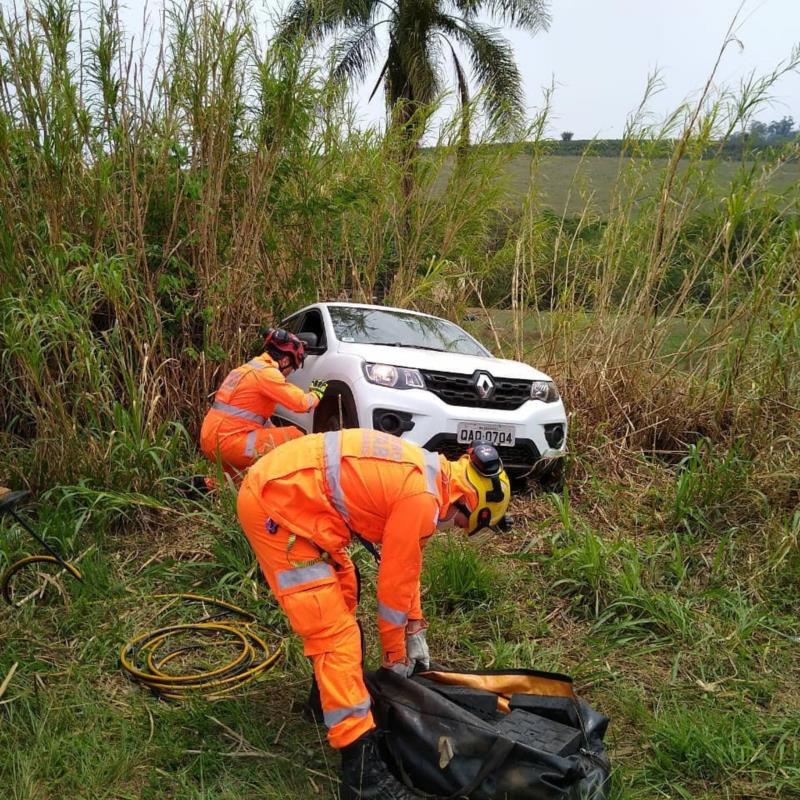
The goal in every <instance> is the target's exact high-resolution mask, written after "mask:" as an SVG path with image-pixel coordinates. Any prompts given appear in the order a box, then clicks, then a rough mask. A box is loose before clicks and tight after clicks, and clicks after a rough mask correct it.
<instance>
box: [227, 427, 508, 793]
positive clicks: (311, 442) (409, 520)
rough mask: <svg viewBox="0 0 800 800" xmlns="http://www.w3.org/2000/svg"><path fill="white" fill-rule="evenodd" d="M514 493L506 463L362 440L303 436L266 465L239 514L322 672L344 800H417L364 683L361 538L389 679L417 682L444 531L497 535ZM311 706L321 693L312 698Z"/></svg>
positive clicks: (255, 470) (356, 433)
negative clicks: (388, 760)
mask: <svg viewBox="0 0 800 800" xmlns="http://www.w3.org/2000/svg"><path fill="white" fill-rule="evenodd" d="M509 496H510V486H509V481H508V477H507V476H506V473H505V471H504V470H503V466H502V463H501V461H500V458H499V456H498V455H497V451H496V450H495V449H494V448H493V447H491V446H490V445H483V444H482V445H477V446H476V447H475V448H474V449H473V450H471V451H470V453H469V454H467V455H464V456H462V457H461V458H460V459H459V460H458V461H452V462H451V461H448V460H447V459H445V458H444V457H443V456H440V455H438V454H437V453H431V452H428V451H427V450H423V449H422V448H420V447H418V446H417V445H415V444H412V443H410V442H407V441H404V440H403V439H400V438H398V437H395V436H391V435H389V434H386V433H379V432H377V431H372V430H361V429H358V428H354V429H349V430H342V431H333V432H330V433H325V434H314V435H311V436H305V437H303V438H302V439H299V440H297V441H293V442H289V443H288V444H285V445H283V446H282V447H281V448H280V449H279V450H276V451H274V452H272V453H268V454H267V455H266V456H264V457H263V458H261V459H259V460H258V461H257V462H256V463H255V464H254V465H253V466H252V467H251V468H250V470H249V471H248V473H247V475H246V477H245V479H244V481H243V483H242V486H241V488H240V490H239V496H238V505H237V513H238V516H239V521H240V523H241V525H242V528H243V529H244V532H245V535H246V536H247V539H248V541H249V542H250V545H251V547H252V548H253V550H254V551H255V555H256V557H257V559H258V562H259V565H260V567H261V570H262V572H263V573H264V576H265V577H266V579H267V582H268V583H269V586H270V588H271V589H272V592H273V593H274V595H275V597H276V598H277V600H278V602H279V604H280V606H281V608H282V609H283V611H284V612H285V614H286V616H287V617H288V619H289V622H290V624H291V626H292V628H293V630H294V631H295V633H297V634H298V635H299V636H300V637H302V639H303V643H304V653H305V655H307V656H309V657H310V658H311V660H312V662H313V666H314V676H315V682H316V684H317V686H318V687H319V699H320V700H321V708H322V715H323V718H324V721H325V724H326V725H327V728H328V741H329V742H330V744H331V745H332V746H333V747H334V748H337V749H339V750H341V753H342V784H343V794H342V797H344V798H351V799H353V800H356V799H357V800H367V798H381V799H382V800H407V799H408V798H412V797H414V795H413V794H411V793H410V791H409V790H408V789H406V788H405V786H403V785H402V784H401V783H399V782H398V781H397V780H396V779H395V778H394V777H393V776H392V774H391V773H390V772H389V770H388V769H387V767H386V765H385V764H384V762H383V761H382V759H381V757H380V754H379V751H378V748H377V734H376V732H375V723H374V721H373V717H372V713H371V711H370V698H369V695H368V693H367V689H366V686H365V684H364V681H363V676H362V645H361V636H360V631H359V627H358V623H357V622H356V618H355V610H356V606H357V604H358V595H359V587H358V579H357V573H356V569H355V566H354V565H353V563H352V561H351V560H350V558H349V556H348V554H347V547H348V545H349V544H350V543H351V541H352V538H353V536H358V537H359V538H360V539H362V540H366V541H367V542H370V543H373V544H376V545H380V546H381V553H380V567H379V570H378V581H377V595H378V598H377V599H378V629H379V632H380V639H381V647H382V652H383V661H382V667H383V668H385V669H390V670H392V671H394V672H397V673H400V674H401V675H404V676H410V675H411V674H412V672H413V671H414V669H415V668H416V667H422V668H428V666H429V664H430V657H429V653H428V645H427V642H426V636H425V629H426V628H427V623H426V622H425V620H424V618H423V615H422V609H421V607H420V569H421V564H422V549H423V547H424V545H425V543H426V541H427V540H428V539H429V538H430V536H431V535H432V534H433V533H434V532H435V531H436V529H437V527H449V526H450V525H451V524H455V525H457V526H459V527H461V528H463V529H465V530H466V531H468V532H469V533H474V532H476V531H477V530H480V529H483V528H485V527H489V526H493V525H497V524H498V523H499V522H500V521H501V520H502V519H503V517H504V515H505V512H506V509H507V507H508V500H509ZM312 694H313V687H312Z"/></svg>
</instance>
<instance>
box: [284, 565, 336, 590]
mask: <svg viewBox="0 0 800 800" xmlns="http://www.w3.org/2000/svg"><path fill="white" fill-rule="evenodd" d="M330 575H333V568H332V567H331V565H330V564H326V563H324V562H323V561H320V562H318V563H317V564H311V565H310V566H308V567H296V568H295V569H284V570H281V571H280V572H278V573H277V578H278V588H279V589H294V587H295V586H302V585H303V584H304V583H311V582H312V581H318V580H320V579H321V578H327V577H328V576H330Z"/></svg>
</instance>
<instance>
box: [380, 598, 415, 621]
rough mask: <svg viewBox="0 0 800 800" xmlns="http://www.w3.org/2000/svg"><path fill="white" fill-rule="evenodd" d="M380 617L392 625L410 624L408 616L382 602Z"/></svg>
mask: <svg viewBox="0 0 800 800" xmlns="http://www.w3.org/2000/svg"><path fill="white" fill-rule="evenodd" d="M378 617H379V618H380V619H382V620H384V622H389V623H390V624H392V625H405V624H406V623H407V622H408V614H406V613H405V612H403V611H398V610H397V609H396V608H392V607H391V606H387V605H386V604H385V603H381V602H378Z"/></svg>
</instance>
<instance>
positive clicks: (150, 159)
mask: <svg viewBox="0 0 800 800" xmlns="http://www.w3.org/2000/svg"><path fill="white" fill-rule="evenodd" d="M129 36H130V35H129V32H127V31H125V30H123V29H122V27H121V25H120V22H119V14H118V8H117V6H116V4H115V3H113V2H111V3H101V4H100V5H99V6H98V7H97V8H95V9H93V10H92V11H91V12H88V11H86V10H85V9H83V10H82V11H81V12H80V13H79V11H78V7H77V5H73V4H72V3H71V2H69V0H36V2H27V3H25V4H24V5H23V6H22V7H19V8H11V9H4V10H3V11H2V14H0V64H2V72H0V163H2V167H3V168H2V169H0V269H2V274H3V282H2V289H0V342H2V354H1V356H0V375H1V376H2V380H3V385H4V387H5V389H6V391H5V392H4V393H3V395H2V396H1V397H0V419H2V422H3V429H4V431H5V432H4V434H3V444H4V446H5V448H6V451H7V452H9V453H10V454H12V457H11V458H9V462H10V463H11V464H13V467H11V468H10V469H13V470H14V471H15V472H17V473H21V474H24V478H25V480H26V481H27V482H29V483H31V484H33V485H42V484H45V483H47V482H50V481H53V480H57V481H61V482H64V481H67V482H74V481H75V479H76V478H78V477H86V476H93V477H94V478H96V479H97V482H98V483H102V484H103V485H115V486H119V487H125V488H133V489H134V490H137V491H138V490H149V489H150V488H151V487H152V486H153V485H154V484H155V483H156V482H157V481H158V479H159V477H160V476H163V474H164V472H165V471H167V470H172V469H173V468H174V467H175V464H176V463H177V462H178V461H179V460H181V459H184V458H185V457H186V456H187V454H188V453H189V451H190V445H191V439H192V438H193V435H194V434H195V433H196V429H197V425H198V421H199V419H200V417H201V415H202V413H203V410H204V408H205V405H206V399H207V396H208V394H209V392H211V391H213V389H214V388H215V385H216V384H217V382H218V381H219V378H220V375H221V373H223V372H224V371H225V370H226V369H227V368H228V367H229V365H230V364H231V363H232V362H234V361H236V360H237V359H239V358H242V357H243V356H244V355H245V353H246V351H247V350H248V348H249V347H250V346H251V344H252V342H253V340H254V338H255V334H256V331H257V329H258V327H259V326H260V325H262V324H263V323H264V322H266V321H269V320H272V319H275V318H278V317H280V315H281V314H282V313H283V312H285V311H288V310H290V309H292V308H295V307H296V306H297V305H298V304H300V303H303V302H306V301H310V300H314V299H317V298H335V297H348V298H352V299H356V300H365V299H371V298H373V297H374V296H375V294H376V291H377V290H378V289H379V288H380V287H381V286H383V285H384V284H385V283H386V280H385V277H386V276H387V275H390V274H391V275H394V276H396V277H395V279H394V281H393V282H392V284H391V288H390V292H389V295H388V297H387V298H386V299H388V300H390V301H392V302H397V303H404V304H412V305H417V306H419V307H422V308H427V309H430V310H438V311H440V312H442V313H445V314H449V315H450V316H456V315H457V314H458V311H459V309H463V308H464V307H465V306H467V305H481V306H484V307H486V306H489V305H494V306H500V307H501V308H504V309H508V310H509V312H510V319H509V325H508V326H507V328H506V329H502V326H501V329H499V330H498V325H496V324H495V323H496V320H497V319H498V316H497V315H496V314H495V316H494V317H492V316H491V315H489V314H488V311H487V316H488V317H489V323H490V325H491V334H492V338H493V339H494V340H495V342H496V345H497V346H498V349H499V350H500V351H502V352H504V353H505V354H507V355H513V356H516V357H524V358H528V359H530V360H533V361H534V362H535V363H537V364H538V365H541V366H543V367H544V368H545V369H547V370H549V371H550V372H551V373H552V374H553V375H554V376H555V377H556V378H557V380H558V381H559V384H560V386H561V387H562V389H563V391H564V394H565V396H566V399H567V404H568V406H569V408H571V409H575V410H577V411H578V412H579V415H578V416H577V417H576V419H575V420H574V424H573V427H572V430H573V441H574V442H577V443H579V444H580V447H579V449H580V450H581V451H582V452H583V453H587V452H588V453H592V452H597V453H598V455H600V456H601V457H602V458H604V459H606V460H608V459H609V458H610V456H611V455H615V454H616V455H618V454H620V453H624V452H629V451H631V449H632V450H636V451H639V452H644V453H647V454H652V455H658V456H660V457H665V458H667V459H668V460H671V461H673V462H674V463H677V462H678V461H680V459H681V458H682V457H683V455H684V453H685V452H686V448H687V447H688V446H689V445H691V444H692V443H695V442H698V441H700V440H701V439H703V438H708V439H710V440H712V441H725V440H731V441H732V440H733V439H735V438H736V437H745V438H747V439H748V440H749V446H750V448H751V455H752V454H754V453H756V452H760V451H761V450H763V448H768V449H769V450H770V453H771V455H770V459H769V463H770V464H774V465H775V472H776V473H778V472H781V473H782V474H785V473H786V472H787V471H790V470H791V469H793V464H794V463H795V462H794V461H793V460H792V459H794V456H792V455H788V456H787V455H786V454H785V453H784V454H781V453H780V452H779V448H776V447H775V442H776V440H777V438H778V436H784V437H787V436H788V437H789V438H791V437H794V436H795V435H796V433H797V430H796V419H797V409H798V402H797V397H799V396H800V384H799V383H798V381H800V378H798V376H799V375H800V369H798V366H799V365H800V352H799V350H800V344H798V343H799V342H800V336H799V335H798V334H800V302H799V301H798V288H799V287H798V271H799V270H798V264H799V263H800V238H799V237H798V220H799V219H800V193H798V192H797V190H796V187H791V188H790V189H789V190H786V191H785V192H783V193H781V192H779V191H777V190H775V189H774V188H773V183H772V182H771V177H772V176H773V174H774V173H775V172H776V171H779V170H781V169H782V167H783V166H784V165H785V164H786V163H787V162H788V161H790V160H796V159H797V158H798V156H800V144H798V143H797V142H795V143H789V144H787V145H785V146H784V147H782V148H778V149H775V150H771V151H764V150H760V151H758V152H753V153H752V154H747V153H745V154H744V156H743V160H742V162H741V165H740V169H739V170H738V172H737V173H736V176H735V178H734V180H733V181H729V182H727V183H723V182H722V181H721V180H720V177H719V175H718V172H719V171H720V165H721V163H722V162H721V155H718V156H714V153H715V152H717V153H721V150H722V148H723V146H724V144H725V142H726V141H727V140H728V139H729V138H730V136H731V135H732V134H733V133H735V132H736V131H739V130H742V129H743V128H744V127H745V126H746V125H747V124H748V121H749V120H750V119H751V118H752V116H753V115H754V114H755V113H756V112H757V111H758V110H759V108H760V107H761V106H762V105H763V104H764V103H765V102H766V101H767V100H768V98H769V95H770V92H771V89H772V87H773V86H774V85H775V84H776V82H777V81H778V80H779V79H780V77H781V76H782V75H784V74H785V73H786V72H789V71H792V70H796V69H797V68H798V65H800V52H795V53H793V54H791V56H790V57H789V59H788V60H787V61H786V62H784V63H783V64H781V65H779V66H778V67H777V68H776V69H775V71H774V72H772V73H770V74H768V75H766V76H764V77H761V78H753V79H751V80H749V81H748V82H746V83H745V84H744V85H743V86H741V87H740V89H739V90H738V91H737V92H735V93H732V92H726V91H723V92H721V93H717V94H714V90H713V89H712V87H713V86H714V85H715V79H716V71H715V72H714V73H712V74H711V75H710V76H709V79H708V81H707V83H706V86H705V88H704V89H703V91H702V92H701V94H700V96H699V97H698V99H697V100H696V101H695V102H693V103H692V104H687V105H685V106H683V107H681V108H679V109H677V110H676V111H675V112H674V113H673V114H672V115H670V116H669V118H668V119H667V120H666V121H664V122H660V123H655V122H653V121H652V117H651V116H650V115H649V114H648V111H647V109H648V104H649V102H650V99H651V96H652V94H653V93H654V92H655V90H656V89H657V88H658V79H657V77H654V78H652V79H651V80H650V81H649V83H648V85H647V89H646V92H645V96H644V99H643V101H642V104H641V107H640V108H639V109H638V110H637V112H636V113H634V114H633V115H632V116H631V118H630V119H629V121H628V124H627V127H626V131H625V137H624V151H623V155H622V156H621V157H620V158H619V162H618V171H617V177H616V180H615V181H614V185H613V187H612V189H611V198H612V200H611V204H610V209H609V211H608V213H606V214H602V215H601V214H600V213H599V212H598V211H597V210H596V207H595V206H594V204H593V202H592V197H591V187H590V186H589V185H588V183H587V182H586V180H585V175H584V174H583V171H582V170H583V168H584V166H585V164H586V163H587V159H588V158H590V156H586V157H585V158H584V159H583V161H582V162H581V166H579V167H578V171H577V173H576V174H575V175H574V177H573V179H572V182H571V186H570V189H569V195H570V198H571V199H570V207H573V206H574V203H573V202H572V201H573V200H574V197H575V196H579V197H581V198H582V202H583V208H582V211H581V212H580V213H579V214H577V215H574V214H573V215H568V214H567V212H566V208H565V209H564V210H562V211H559V210H558V209H555V210H553V209H549V208H547V207H546V206H545V205H544V201H543V199H542V194H541V184H542V170H543V169H544V166H543V163H544V161H543V156H544V155H545V154H546V152H547V143H546V141H545V140H544V131H545V130H546V126H547V120H548V118H549V113H550V105H549V104H550V100H551V97H552V95H551V93H548V94H547V95H546V97H545V103H544V106H543V108H542V110H541V112H540V113H539V114H538V115H537V117H536V118H535V119H534V120H533V121H532V123H531V126H530V130H529V132H528V139H529V141H528V143H527V145H526V150H527V151H528V152H530V153H532V158H531V168H530V169H531V173H530V191H529V193H528V195H527V197H526V198H525V201H524V203H523V206H522V208H521V210H519V209H514V208H509V207H507V205H506V204H507V200H506V199H505V198H506V195H505V194H504V185H503V174H504V169H503V166H504V163H505V162H507V161H508V160H509V159H511V158H512V157H513V156H514V154H515V152H516V148H515V146H514V145H513V144H510V143H509V144H505V145H504V146H502V147H484V146H482V145H481V144H480V143H479V144H478V145H477V146H475V147H473V148H471V149H470V150H469V151H468V152H467V153H462V158H461V160H460V161H458V163H456V160H455V158H454V155H455V150H456V148H457V145H458V130H459V125H458V120H457V119H456V120H453V121H452V122H451V124H450V125H449V126H448V125H446V126H444V128H443V130H442V132H441V135H440V139H439V141H438V142H437V144H436V146H434V147H432V148H429V149H426V151H425V152H424V153H423V154H421V156H420V158H419V159H418V160H417V166H416V172H417V174H416V176H415V181H414V191H413V193H412V195H411V196H406V195H404V193H403V191H402V183H403V180H402V175H401V174H400V172H401V170H400V168H399V166H398V163H399V162H398V160H397V159H396V158H395V157H394V156H395V154H396V150H397V146H398V142H397V141H396V140H395V139H396V135H395V133H394V132H393V131H392V130H391V129H389V130H387V131H378V130H374V129H370V130H367V131H361V130H359V129H357V128H356V127H355V126H354V124H353V115H352V112H351V109H350V108H349V107H348V105H347V103H346V99H345V97H344V95H343V93H342V90H341V87H339V86H337V85H336V84H335V83H333V82H332V81H331V80H329V78H328V70H327V65H326V64H325V63H324V62H320V61H319V60H315V59H313V58H310V57H307V56H305V55H304V54H303V53H302V51H286V50H280V51H279V50H278V49H277V48H276V46H275V45H274V44H273V43H272V42H270V41H264V40H263V37H262V36H261V33H260V29H259V27H258V25H257V24H256V22H255V19H254V16H253V13H252V11H251V8H250V5H249V4H248V3H247V2H246V1H245V0H229V2H228V3H226V4H223V5H219V4H215V3H211V2H204V1H203V0H186V2H184V3H175V4H171V5H168V6H167V8H166V10H165V12H164V13H163V16H162V17H161V18H160V19H158V20H156V22H155V23H154V25H153V27H152V29H151V30H149V31H145V35H144V37H143V41H145V42H151V44H150V47H149V51H147V49H146V48H142V49H141V50H140V49H136V48H135V47H134V46H133V43H132V41H131V40H130V38H129ZM733 42H734V34H733V32H731V34H730V35H729V37H728V38H727V39H726V41H725V42H724V44H723V47H722V50H721V53H720V55H721V56H722V55H723V54H724V51H725V50H726V49H727V48H728V47H729V46H730V45H731V44H732V43H733ZM145 51H146V52H145ZM715 70H716V67H715ZM429 111H430V110H428V109H426V110H425V111H424V112H422V113H424V114H428V113H429ZM491 135H492V134H491V131H490V130H489V131H487V133H486V136H487V140H488V139H490V138H491ZM669 147H671V148H672V149H671V151H670V150H669ZM665 152H666V153H667V155H668V157H667V158H665V157H664V156H665ZM508 331H510V334H509V333H508ZM598 434H601V435H600V436H599V437H598ZM726 446H727V445H726ZM592 448H600V450H597V451H593V450H592ZM168 454H171V455H168ZM623 457H624V456H623ZM624 466H625V464H624V463H620V467H621V469H623V468H624ZM790 494H791V492H790Z"/></svg>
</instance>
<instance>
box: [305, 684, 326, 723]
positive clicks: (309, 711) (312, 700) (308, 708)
mask: <svg viewBox="0 0 800 800" xmlns="http://www.w3.org/2000/svg"><path fill="white" fill-rule="evenodd" d="M302 710H303V716H304V717H305V718H306V719H307V720H308V721H309V722H316V723H317V725H322V723H323V722H324V721H325V719H324V717H323V713H322V700H321V699H320V696H319V684H318V683H317V679H316V677H314V676H313V675H312V676H311V689H310V690H309V692H308V700H306V702H305V705H304V706H303V709H302Z"/></svg>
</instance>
